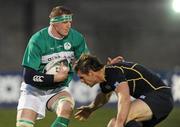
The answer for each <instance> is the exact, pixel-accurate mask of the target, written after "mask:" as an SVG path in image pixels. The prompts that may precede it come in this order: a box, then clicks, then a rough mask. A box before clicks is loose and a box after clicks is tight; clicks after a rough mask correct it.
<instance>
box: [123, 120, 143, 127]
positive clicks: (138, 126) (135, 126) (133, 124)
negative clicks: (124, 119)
mask: <svg viewBox="0 0 180 127" xmlns="http://www.w3.org/2000/svg"><path fill="white" fill-rule="evenodd" d="M125 127H142V123H140V122H137V121H135V120H131V121H129V122H128V123H126V126H125Z"/></svg>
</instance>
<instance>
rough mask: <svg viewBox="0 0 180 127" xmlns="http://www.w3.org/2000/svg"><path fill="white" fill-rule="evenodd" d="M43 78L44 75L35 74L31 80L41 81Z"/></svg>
mask: <svg viewBox="0 0 180 127" xmlns="http://www.w3.org/2000/svg"><path fill="white" fill-rule="evenodd" d="M43 78H44V76H39V75H35V76H33V81H34V82H43Z"/></svg>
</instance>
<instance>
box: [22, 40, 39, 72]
mask: <svg viewBox="0 0 180 127" xmlns="http://www.w3.org/2000/svg"><path fill="white" fill-rule="evenodd" d="M40 64H41V49H40V47H39V46H38V45H37V43H36V42H35V40H32V39H31V40H30V41H29V43H28V45H27V47H26V50H25V53H24V57H23V61H22V65H23V66H25V67H26V66H27V67H30V68H32V69H34V70H38V69H39V66H40Z"/></svg>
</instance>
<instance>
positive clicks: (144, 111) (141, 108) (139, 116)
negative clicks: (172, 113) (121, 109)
mask: <svg viewBox="0 0 180 127" xmlns="http://www.w3.org/2000/svg"><path fill="white" fill-rule="evenodd" d="M152 115H153V113H152V111H151V109H150V107H149V106H148V105H147V104H146V103H145V102H144V101H142V100H140V99H136V100H134V101H132V103H131V105H130V110H129V114H128V117H127V122H128V121H131V120H136V121H145V120H149V119H151V118H152Z"/></svg>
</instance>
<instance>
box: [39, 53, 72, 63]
mask: <svg viewBox="0 0 180 127" xmlns="http://www.w3.org/2000/svg"><path fill="white" fill-rule="evenodd" d="M74 58H75V57H74V52H73V51H65V52H59V53H53V54H50V55H45V56H42V59H41V62H42V63H49V62H50V61H52V60H55V59H67V60H68V62H71V61H72V60H73V59H74Z"/></svg>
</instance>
